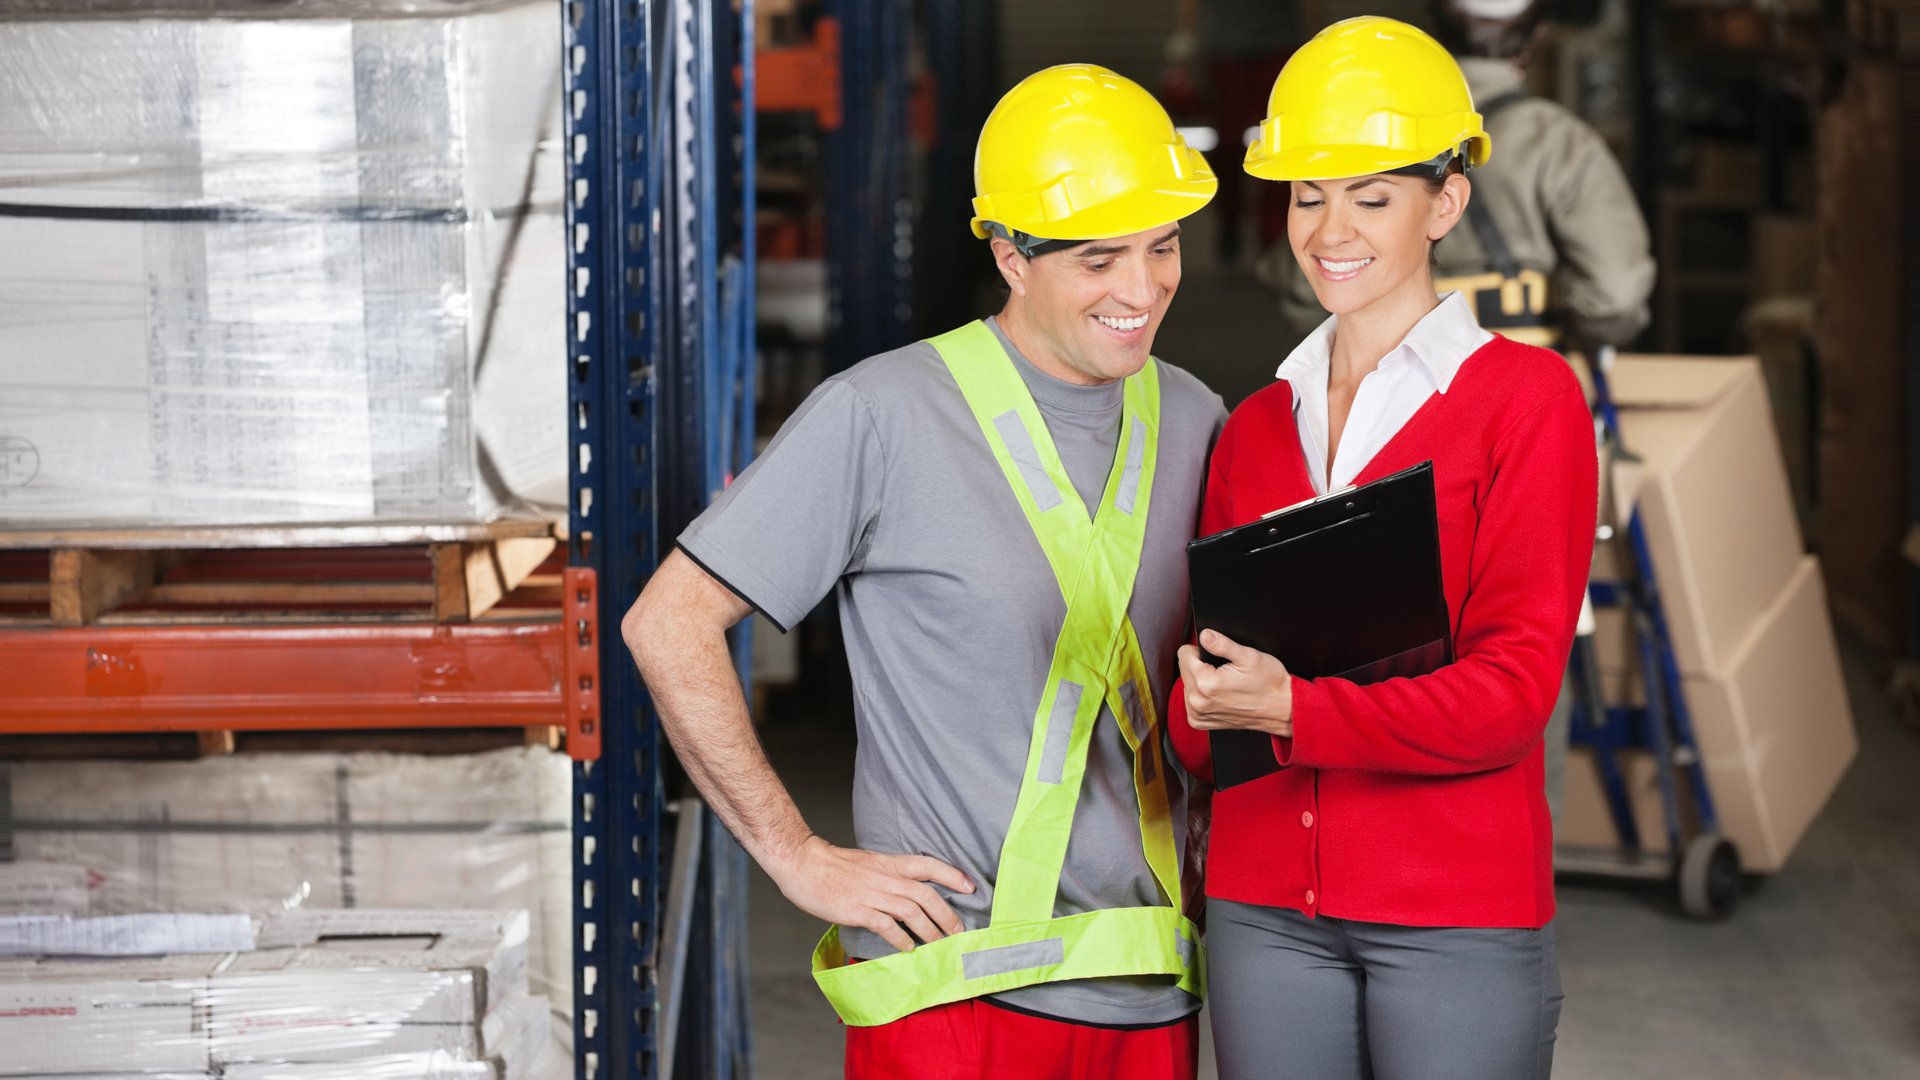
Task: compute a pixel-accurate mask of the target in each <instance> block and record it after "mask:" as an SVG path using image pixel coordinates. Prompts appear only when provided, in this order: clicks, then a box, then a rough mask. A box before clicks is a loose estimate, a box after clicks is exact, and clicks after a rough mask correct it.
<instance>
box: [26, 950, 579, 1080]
mask: <svg viewBox="0 0 1920 1080" xmlns="http://www.w3.org/2000/svg"><path fill="white" fill-rule="evenodd" d="M303 914H304V916H305V917H306V918H307V919H308V920H309V921H310V922H311V923H312V924H313V925H314V926H315V927H317V928H318V929H319V931H320V932H321V935H322V936H320V937H318V938H317V939H316V940H313V941H310V942H308V943H306V944H302V945H298V946H288V947H284V948H277V949H267V950H262V951H259V952H254V953H246V954H236V955H227V956H216V957H208V956H199V957H179V956H170V957H161V958H157V959H148V960H139V961H81V960H70V959H48V960H41V961H38V962H35V963H30V964H29V963H7V964H0V1046H4V1047H6V1048H7V1052H6V1053H4V1054H0V1075H4V1076H22V1075H26V1076H31V1075H38V1074H72V1073H76V1072H97V1073H113V1072H130V1073H137V1072H143V1071H158V1070H186V1071H190V1072H194V1073H196V1074H202V1073H205V1072H215V1073H218V1074H221V1075H224V1076H227V1077H233V1076H252V1077H258V1078H262V1080H264V1078H266V1077H271V1076H286V1077H309V1078H312V1080H324V1078H329V1077H347V1076H356V1077H376V1076H377V1077H396V1078H397V1077H421V1078H427V1077H432V1078H435V1080H439V1078H442V1077H444V1078H448V1080H453V1078H467V1077H472V1078H475V1080H479V1078H487V1080H516V1078H519V1077H523V1076H527V1075H529V1073H530V1072H531V1070H532V1069H533V1068H534V1067H535V1066H536V1065H537V1064H539V1063H540V1062H541V1061H542V1060H543V1059H544V1058H545V1057H546V1056H547V1055H548V1052H549V1044H550V1043H551V1041H552V1027H551V1020H550V1016H551V1012H550V1007H549V1005H548V1002H547V1001H546V999H544V998H541V997H537V996H531V995H529V994H528V993H527V992H526V990H527V986H526V980H525V960H526V919H525V914H524V913H522V912H512V913H507V912H493V913H486V912H412V913H383V912H330V913H329V912H306V913H303ZM271 925H272V924H271V921H270V922H269V926H271ZM336 934H338V935H346V936H335V935H336Z"/></svg>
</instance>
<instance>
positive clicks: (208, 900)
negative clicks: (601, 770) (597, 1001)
mask: <svg viewBox="0 0 1920 1080" xmlns="http://www.w3.org/2000/svg"><path fill="white" fill-rule="evenodd" d="M9 771H10V774H11V788H12V816H13V818H14V829H15V836H16V846H17V847H18V849H19V853H20V856H21V858H22V859H25V860H34V861H35V862H36V863H53V864H59V865H58V866H57V867H56V868H54V869H44V868H43V869H41V870H38V871H36V872H35V873H34V874H33V875H32V877H33V879H34V880H35V881H38V882H42V883H43V884H42V885H40V886H36V887H35V891H36V893H38V892H45V891H47V890H49V889H51V890H52V891H53V892H54V893H55V894H56V895H57V897H59V898H62V899H63V901H64V902H66V903H71V902H72V900H73V898H74V896H75V895H76V891H78V892H79V893H80V894H81V895H82V898H83V899H84V901H85V907H84V908H82V909H78V910H72V911H69V912H67V913H70V914H87V913H91V914H96V915H103V914H118V913H124V912H142V911H247V912H251V913H254V914H265V913H268V912H272V911H277V910H280V909H283V908H285V907H286V906H287V905H288V904H289V903H290V902H291V903H295V904H304V905H312V906H319V907H382V908H386V907H407V908H438V909H449V908H459V907H468V906H472V907H483V908H508V909H521V910H525V911H528V912H529V913H530V914H531V916H532V928H531V934H530V945H531V955H532V961H531V963H532V980H533V988H534V990H535V992H537V993H541V994H545V995H547V996H549V997H551V998H552V999H554V1001H555V1003H556V1005H557V1006H558V1007H559V1008H560V1009H562V1010H563V1011H564V1010H567V1009H570V1008H571V1000H572V998H571V985H572V975H571V972H572V965H573V950H572V932H571V928H572V917H573V913H572V890H571V886H572V880H573V876H572V862H571V858H570V854H571V853H570V843H571V841H570V837H571V828H572V817H571V792H572V780H573V774H572V767H571V764H570V763H569V761H568V760H567V758H566V756H565V755H562V754H556V753H553V752H551V751H548V750H545V749H540V748H525V749H514V750H502V751H495V752H493V753H487V754H473V755H462V756H441V757H417V756H409V755H398V754H236V755H232V756H230V757H224V758H208V759H206V760H203V761H194V762H113V761H85V762H36V763H34V764H33V765H32V766H31V767H14V768H12V769H11V770H9ZM76 867H78V868H84V869H80V870H76V869H75V868H76ZM4 880H5V878H4V876H0V882H3V881H4ZM0 888H3V886H0ZM26 888H27V886H25V885H22V886H21V889H22V890H26ZM43 910H45V909H43Z"/></svg>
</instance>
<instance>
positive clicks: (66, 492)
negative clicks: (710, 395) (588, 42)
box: [0, 0, 566, 527]
mask: <svg viewBox="0 0 1920 1080" xmlns="http://www.w3.org/2000/svg"><path fill="white" fill-rule="evenodd" d="M54 6H56V5H49V7H54ZM67 6H68V5H57V7H61V8H65V7H67ZM82 6H83V7H86V6H87V5H82ZM188 6H189V7H191V6H192V5H188ZM411 6H412V5H393V4H385V5H382V4H370V3H368V4H347V5H334V6H332V7H325V6H322V5H303V6H302V7H301V13H303V14H307V15H309V16H311V17H308V18H299V19H283V18H262V17H230V18H200V19H195V18H176V19H154V18H138V17H131V14H130V17H127V18H80V19H66V18H56V17H52V16H51V15H47V16H45V17H34V14H33V13H34V12H36V11H38V10H39V9H37V8H34V7H33V6H32V5H25V6H24V10H26V11H27V12H28V14H26V15H21V14H20V12H21V11H22V10H23V5H19V4H13V5H11V6H9V7H4V8H0V56H5V57H6V58H7V60H6V63H5V64H0V527H4V526H9V525H10V526H14V527H28V526H43V525H47V524H54V523H78V524H92V525H107V524H113V525H140V524H216V523H273V522H292V521H365V520H384V521H400V520H474V519H484V518H487V517H490V516H494V515H495V514H496V513H498V512H499V511H501V510H502V509H503V508H513V507H517V506H520V505H535V506H551V505H558V504H564V502H565V499H566V494H565V484H566V469H565V462H566V450H565V431H564V427H565V400H566V387H565V377H564V357H565V337H564V334H565V330H564V326H565V314H564V305H565V294H564V292H563V288H564V286H563V281H562V279H563V276H564V264H565V254H564V239H563V225H562V221H561V215H560V188H561V179H560V174H561V167H560V162H559V159H558V154H557V151H556V149H555V148H556V147H557V145H558V141H559V135H560V128H559V121H558V94H559V78H560V74H559V58H560V49H559V48H558V33H557V30H558V14H557V11H556V8H555V5H554V4H553V3H552V2H551V0H538V2H528V3H519V4H512V5H488V6H487V7H485V8H483V9H482V10H481V11H480V12H479V13H476V14H461V15H444V14H439V15H415V16H412V17H406V18H396V17H385V16H391V15H393V14H394V13H395V12H396V10H404V9H406V8H408V7H411ZM121 7H126V8H128V9H131V8H132V7H133V5H114V6H113V7H112V10H119V9H120V8H121ZM269 7H275V8H277V7H280V5H266V4H258V5H247V4H241V5H237V8H239V9H247V10H254V9H258V10H266V9H268V8H269ZM431 7H432V8H433V9H434V10H437V11H442V12H444V11H445V10H447V7H446V6H445V5H431ZM324 11H331V12H335V13H334V14H332V15H331V16H330V17H321V13H322V12H324ZM7 13H12V16H13V17H6V15H7ZM236 13H238V14H245V13H246V12H245V11H239V12H236ZM342 13H345V14H354V13H365V14H374V15H379V16H382V17H372V18H349V17H342ZM547 38H551V39H553V40H554V43H555V47H554V48H551V49H539V48H529V47H528V42H529V41H539V40H544V39H547ZM543 147H544V149H543Z"/></svg>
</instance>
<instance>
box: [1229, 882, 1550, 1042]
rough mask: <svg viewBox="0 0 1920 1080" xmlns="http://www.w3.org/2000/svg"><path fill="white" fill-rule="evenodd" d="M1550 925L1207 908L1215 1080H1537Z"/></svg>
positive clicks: (1544, 1035)
mask: <svg viewBox="0 0 1920 1080" xmlns="http://www.w3.org/2000/svg"><path fill="white" fill-rule="evenodd" d="M1560 997H1561V995H1560V964H1559V958H1558V956H1557V954H1556V951H1555V948H1554V932H1553V926H1552V925H1551V924H1549V925H1548V926H1547V927H1546V928H1544V929H1541V930H1474V929H1451V928H1444V927H1443V928H1432V927H1418V926H1387V925H1383V924H1380V923H1364V922H1351V921H1348V920H1344V919H1332V918H1328V917H1326V916H1321V917H1319V918H1317V919H1309V918H1307V917H1306V916H1305V915H1302V914H1300V913H1299V912H1297V911H1293V910H1290V909H1287V908H1269V907H1258V906H1255V905H1250V904H1237V903H1234V902H1232V901H1230V900H1208V901H1207V1007H1208V1009H1209V1011H1210V1012H1211V1013H1212V1017H1213V1045H1214V1053H1215V1056H1216V1058H1217V1059H1218V1061H1219V1065H1220V1080H1546V1078H1547V1077H1548V1076H1549V1075H1550V1074H1551V1073H1552V1072H1553V1040H1554V1029H1555V1028H1556V1027H1558V1025H1559V1023H1560Z"/></svg>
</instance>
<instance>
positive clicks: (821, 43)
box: [734, 18, 840, 131]
mask: <svg viewBox="0 0 1920 1080" xmlns="http://www.w3.org/2000/svg"><path fill="white" fill-rule="evenodd" d="M753 64H754V67H753V107H754V109H755V111H757V112H811V113H815V114H817V115H818V116H819V117H820V127H821V129H822V130H824V131H834V130H837V129H838V128H839V127H840V24H839V22H838V21H836V20H834V19H830V18H823V19H821V20H819V21H818V22H816V23H814V24H813V42H812V43H811V44H808V45H794V46H789V47H787V48H781V49H761V50H760V51H759V52H756V53H755V54H754V57H753ZM734 78H735V80H736V82H737V81H738V79H739V72H738V71H737V70H736V71H735V72H734Z"/></svg>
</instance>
